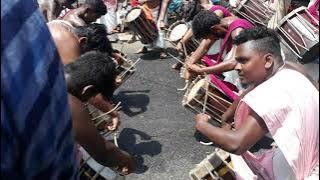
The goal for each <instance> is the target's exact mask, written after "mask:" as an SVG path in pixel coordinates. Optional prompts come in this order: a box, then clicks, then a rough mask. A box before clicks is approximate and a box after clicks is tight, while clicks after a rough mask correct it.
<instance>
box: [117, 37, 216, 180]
mask: <svg viewBox="0 0 320 180" xmlns="http://www.w3.org/2000/svg"><path fill="white" fill-rule="evenodd" d="M114 47H115V48H117V49H119V50H120V49H121V47H120V45H119V44H116V45H114ZM140 47H141V44H139V43H138V42H137V43H134V44H130V45H128V44H124V48H123V50H122V51H123V52H125V53H127V54H128V56H129V57H130V58H132V59H133V60H135V59H137V58H138V57H139V56H140V55H135V54H133V52H135V51H136V50H137V49H138V48H140ZM158 57H159V55H157V54H154V53H153V54H146V55H144V56H142V60H141V61H140V62H139V63H138V64H137V71H136V73H135V74H134V75H133V76H132V77H131V78H129V79H128V80H127V81H126V82H125V84H123V85H122V86H121V87H120V88H119V90H118V91H116V93H115V99H116V100H118V101H121V102H122V107H123V108H122V117H121V118H122V130H121V132H120V134H119V146H120V147H121V148H123V149H125V150H127V151H128V152H130V153H133V154H135V155H136V157H137V158H136V159H137V164H138V169H137V172H136V173H134V174H132V175H129V176H127V178H126V179H127V180H135V179H139V180H158V179H159V180H164V179H165V180H185V179H189V178H188V172H189V171H190V170H191V169H192V168H194V165H195V164H197V163H199V162H200V161H201V160H203V159H204V158H205V157H206V156H207V155H208V154H210V153H211V152H212V151H213V150H214V147H212V146H211V147H208V146H203V145H200V144H199V143H197V142H196V141H195V139H194V137H193V135H194V122H193V116H194V115H193V114H192V113H191V112H189V111H188V110H187V109H185V108H184V107H183V106H182V105H181V100H182V97H183V92H181V91H177V88H181V87H183V85H184V82H183V80H182V79H180V78H179V73H178V72H177V71H173V70H171V68H170V66H171V64H173V63H174V60H172V59H166V60H160V59H158Z"/></svg>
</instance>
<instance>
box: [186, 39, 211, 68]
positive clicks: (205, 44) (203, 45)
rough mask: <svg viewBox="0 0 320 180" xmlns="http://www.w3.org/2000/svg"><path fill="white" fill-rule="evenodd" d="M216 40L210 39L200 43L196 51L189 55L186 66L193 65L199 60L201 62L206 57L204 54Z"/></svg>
mask: <svg viewBox="0 0 320 180" xmlns="http://www.w3.org/2000/svg"><path fill="white" fill-rule="evenodd" d="M215 41H216V40H212V39H203V40H202V41H201V42H200V45H199V47H198V48H197V49H196V51H195V52H194V53H193V54H192V55H191V57H190V58H189V59H188V61H187V62H188V64H194V63H196V62H198V61H199V60H201V58H202V57H203V56H204V55H206V53H207V52H208V50H209V48H210V47H211V46H212V44H213V43H214V42H215Z"/></svg>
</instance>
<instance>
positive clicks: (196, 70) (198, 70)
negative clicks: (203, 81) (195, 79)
mask: <svg viewBox="0 0 320 180" xmlns="http://www.w3.org/2000/svg"><path fill="white" fill-rule="evenodd" d="M186 69H187V70H188V71H190V72H192V73H195V74H202V73H203V72H202V68H201V67H200V66H198V65H196V64H191V63H190V62H187V63H186Z"/></svg>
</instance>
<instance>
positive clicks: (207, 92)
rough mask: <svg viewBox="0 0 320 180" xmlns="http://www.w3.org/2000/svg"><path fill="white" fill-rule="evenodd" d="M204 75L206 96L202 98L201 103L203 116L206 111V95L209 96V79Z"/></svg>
mask: <svg viewBox="0 0 320 180" xmlns="http://www.w3.org/2000/svg"><path fill="white" fill-rule="evenodd" d="M204 75H205V76H206V79H207V81H206V82H207V84H206V94H205V96H204V103H203V109H202V113H203V114H204V113H205V112H206V109H207V101H208V94H209V79H208V77H209V76H207V74H206V73H204Z"/></svg>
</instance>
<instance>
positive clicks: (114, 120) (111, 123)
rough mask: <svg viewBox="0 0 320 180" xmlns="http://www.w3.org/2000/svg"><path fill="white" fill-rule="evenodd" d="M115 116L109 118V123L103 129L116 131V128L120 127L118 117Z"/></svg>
mask: <svg viewBox="0 0 320 180" xmlns="http://www.w3.org/2000/svg"><path fill="white" fill-rule="evenodd" d="M116 114H117V115H115V116H112V117H111V118H110V121H108V122H107V124H106V126H105V128H106V129H107V130H109V131H115V130H117V129H118V127H119V126H120V124H121V122H120V116H119V115H118V114H119V113H118V112H117V113H116Z"/></svg>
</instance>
